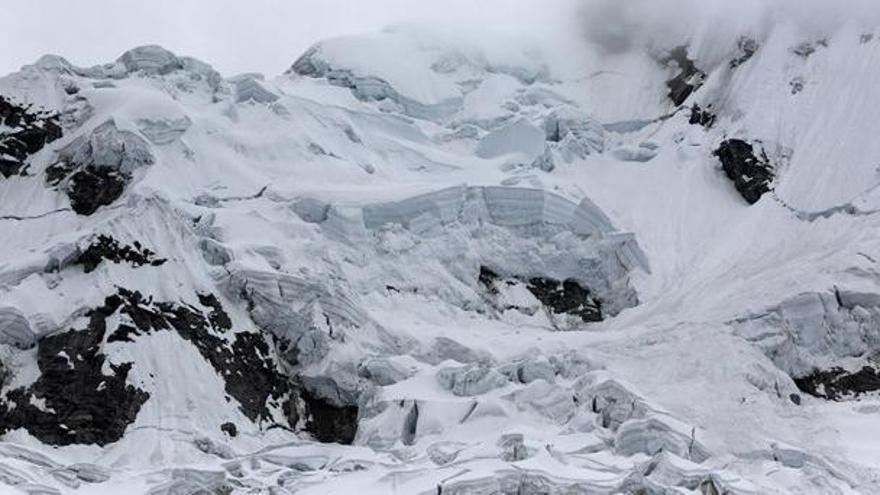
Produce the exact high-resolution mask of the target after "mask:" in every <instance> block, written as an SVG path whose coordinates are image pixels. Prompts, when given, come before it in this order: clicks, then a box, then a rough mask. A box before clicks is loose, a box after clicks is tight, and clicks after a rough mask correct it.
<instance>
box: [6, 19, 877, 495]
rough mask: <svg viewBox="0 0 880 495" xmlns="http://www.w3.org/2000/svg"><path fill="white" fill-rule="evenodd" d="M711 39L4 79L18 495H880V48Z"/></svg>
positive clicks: (11, 440) (344, 54)
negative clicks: (237, 70)
mask: <svg viewBox="0 0 880 495" xmlns="http://www.w3.org/2000/svg"><path fill="white" fill-rule="evenodd" d="M693 29H694V30H693V32H690V33H689V34H688V35H686V36H684V37H682V36H681V35H680V33H674V35H671V36H669V37H667V38H662V39H658V40H652V44H651V46H650V47H649V48H646V47H645V46H643V45H642V44H639V43H631V44H626V45H625V46H623V47H622V48H621V49H615V50H609V46H608V45H607V43H605V44H603V43H604V42H607V41H608V39H607V38H603V40H600V41H602V42H603V43H598V44H597V43H592V44H591V43H589V42H588V41H584V40H579V41H577V42H574V41H572V42H571V43H579V44H576V45H570V49H571V50H572V51H573V52H576V53H579V54H582V55H583V56H582V57H577V60H571V59H569V60H567V61H566V63H564V64H563V63H561V62H560V61H559V58H560V57H559V54H558V53H546V52H543V53H542V51H541V50H540V49H538V47H536V46H527V44H525V43H523V42H522V41H521V40H510V39H504V40H500V41H499V40H486V39H480V38H472V37H462V36H459V35H458V34H454V35H450V34H444V33H443V32H442V31H439V30H435V29H426V28H423V27H422V28H420V27H397V28H393V29H389V30H387V31H384V32H381V33H377V34H374V35H370V36H359V37H348V38H338V39H333V40H327V41H323V42H319V43H318V44H316V45H315V46H314V47H313V48H312V49H310V50H309V51H308V52H307V53H305V54H303V55H302V56H301V57H300V58H299V59H297V60H296V61H294V62H293V63H292V66H291V68H290V69H289V70H287V71H286V72H285V73H284V74H282V75H280V76H277V77H274V78H265V77H263V76H261V75H256V74H244V75H239V76H235V77H231V78H224V77H222V76H221V75H219V74H217V72H216V71H214V70H213V69H212V68H211V67H210V66H208V65H207V64H205V63H203V62H200V61H197V60H194V59H191V58H187V57H179V56H177V55H175V54H172V53H170V52H168V51H166V50H164V49H162V48H160V47H154V46H150V47H140V48H136V49H133V50H131V51H128V52H126V53H125V54H123V55H122V56H121V57H120V58H119V59H118V60H117V61H115V62H112V63H109V64H105V65H102V66H98V67H93V68H79V67H76V66H74V65H72V64H70V63H69V62H67V61H66V60H64V59H62V58H60V57H55V56H46V57H43V58H41V59H40V60H39V61H37V62H36V63H35V64H34V65H30V66H26V67H23V68H22V70H21V71H20V72H17V73H14V74H10V75H8V76H6V77H4V78H2V79H0V95H2V97H3V98H4V102H8V105H7V106H6V107H2V108H0V109H4V110H3V111H4V112H6V113H5V114H0V115H2V120H3V127H0V145H2V146H4V147H5V148H3V149H8V150H9V151H8V152H7V151H4V153H6V155H4V156H3V157H0V158H3V159H4V160H8V163H9V165H8V166H5V167H7V168H0V170H7V169H8V170H9V171H11V173H9V174H7V173H6V172H4V173H3V176H2V177H0V224H2V228H3V232H4V233H5V235H4V242H3V243H2V245H0V364H2V366H0V383H2V395H0V430H2V431H3V437H2V442H0V492H3V491H4V490H6V491H8V492H10V493H17V492H23V493H96V494H111V493H150V494H171V493H204V492H209V493H316V494H317V493H321V494H326V493H340V494H343V493H351V492H352V491H354V490H358V491H360V492H362V493H401V494H403V493H406V494H409V493H417V494H420V493H425V494H427V493H443V494H448V493H456V494H471V493H480V494H483V493H485V494H489V493H504V494H507V493H511V494H512V493H560V494H561V493H702V494H717V493H754V494H758V493H761V494H763V493H805V494H807V493H839V494H855V493H866V494H867V493H876V492H877V491H880V469H878V466H880V448H878V444H877V442H875V441H873V438H875V437H876V436H877V435H878V434H880V422H878V421H877V420H878V418H880V416H878V415H880V399H878V396H877V394H876V390H877V389H878V388H880V387H873V389H872V387H871V386H870V385H871V383H872V382H871V376H872V373H876V370H877V366H878V365H877V363H876V352H877V349H878V347H877V346H878V343H880V331H878V328H880V287H878V281H880V279H878V271H877V266H876V264H877V261H876V260H877V259H878V256H880V245H878V236H877V235H876V234H875V232H878V231H880V229H878V228H877V227H880V225H878V221H880V217H878V216H877V215H875V213H876V211H878V210H877V208H878V205H876V204H875V203H876V201H877V195H876V193H875V190H876V187H875V186H876V184H875V182H876V181H877V169H876V167H877V165H876V163H874V162H873V161H874V160H875V157H876V156H877V155H878V152H880V150H878V149H876V148H877V144H876V140H875V139H873V136H872V130H873V129H874V128H876V125H875V124H876V123H875V122H874V120H875V119H876V118H875V117H874V114H873V113H872V112H870V110H869V109H870V108H871V107H872V106H876V105H873V104H874V103H876V102H875V101H874V100H875V99H876V98H877V97H878V96H877V95H878V92H877V91H874V90H873V87H872V85H873V82H874V80H875V79H876V77H875V76H877V74H876V72H877V70H878V69H877V66H878V64H876V63H874V62H875V60H876V58H877V57H878V56H880V41H877V40H875V39H874V38H873V37H872V36H870V35H872V33H871V32H870V31H866V30H864V29H861V28H857V27H856V25H855V24H849V25H842V26H838V27H836V28H835V29H833V30H830V31H829V32H826V33H823V35H822V36H821V37H816V36H815V33H814V32H813V31H812V30H810V31H806V30H803V29H801V27H800V25H799V24H797V23H782V22H780V23H775V24H772V25H770V26H768V27H767V28H766V29H763V30H761V31H760V32H758V33H755V32H753V31H749V30H746V29H745V28H743V30H742V31H738V30H736V29H732V28H731V32H730V33H727V32H724V33H720V34H719V33H715V34H716V36H715V37H711V36H709V34H708V33H707V31H706V27H705V26H700V25H697V26H696V27H694V28H693ZM593 41H595V40H593ZM679 46H684V47H685V48H683V49H681V50H676V48H678V47H679ZM676 53H679V54H682V56H676V55H675V54H676ZM676 91H678V94H679V96H681V95H683V96H684V98H682V99H681V100H682V101H673V100H675V99H678V98H675V97H670V93H671V92H672V93H675V92H676ZM28 105H32V106H31V107H29V106H28ZM38 110H39V111H42V113H38ZM702 111H705V112H706V114H705V116H706V118H695V117H694V116H695V115H696V116H697V117H699V116H700V112H702ZM13 114H14V115H16V116H18V117H15V118H10V117H9V116H10V115H13ZM21 115H28V117H27V118H25V117H21ZM53 125H57V126H58V127H59V128H60V129H61V131H62V132H61V135H60V136H56V135H54V134H53V133H52V132H48V130H51V129H53V127H52V126H53ZM35 129H36V130H35ZM25 131H27V132H26V133H25ZM22 136H24V138H26V139H27V141H28V143H27V144H28V146H27V147H26V149H25V148H23V147H22V146H24V145H23V144H21V143H24V141H22V139H23V138H22ZM730 140H742V142H743V143H748V144H749V145H750V146H751V148H749V149H750V150H751V152H753V155H752V156H750V157H747V158H748V159H751V160H752V161H748V159H747V160H742V159H731V160H732V161H731V162H730V163H722V161H721V160H720V159H719V156H720V155H717V153H716V152H717V151H718V150H719V149H724V146H725V144H724V143H729V142H730ZM21 149H25V152H22V153H19V151H18V150H21ZM743 149H745V148H743ZM3 163H6V162H3ZM755 167H757V168H761V167H765V168H766V169H767V170H769V171H770V172H769V173H771V174H772V176H771V180H770V181H769V183H768V184H767V185H766V186H767V187H766V192H763V193H762V194H761V195H760V199H758V200H757V201H755V202H754V204H750V202H748V201H746V199H745V198H744V197H743V195H741V194H740V192H741V189H739V188H740V186H741V185H742V183H743V181H745V182H746V183H748V182H749V181H751V180H754V179H753V177H751V176H749V175H748V174H750V173H753V172H754V171H755V169H756V168H755ZM731 170H735V171H736V173H732V172H731ZM762 170H763V168H762ZM737 180H738V181H739V182H735V181H737ZM837 367H840V368H841V371H840V373H842V374H844V375H843V376H849V377H856V378H853V379H851V380H850V382H846V381H844V382H840V381H835V380H837V378H835V376H837V375H834V370H835V369H836V368H837ZM863 367H864V370H868V371H864V373H865V374H863V375H858V374H856V373H857V372H858V371H859V370H860V369H863ZM816 370H819V371H820V372H825V373H831V374H832V375H833V376H832V377H831V378H827V377H826V378H822V377H823V376H825V375H821V374H820V375H814V374H813V373H814V371H816ZM844 370H846V371H844ZM817 377H818V378H817ZM866 377H867V378H866ZM859 379H861V380H862V381H859ZM811 380H813V381H811ZM853 381H854V382H855V385H853V383H851V382H853ZM860 387H861V388H860ZM856 392H858V394H856ZM856 395H857V396H856ZM830 399H834V400H830ZM4 493H5V492H4Z"/></svg>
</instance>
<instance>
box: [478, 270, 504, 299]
mask: <svg viewBox="0 0 880 495" xmlns="http://www.w3.org/2000/svg"><path fill="white" fill-rule="evenodd" d="M500 278H501V277H499V276H498V274H497V273H495V272H493V271H492V270H491V269H489V268H488V267H485V266H481V267H480V275H479V278H478V279H479V281H480V283H481V284H483V285H484V286H485V287H486V288H487V289H488V290H489V292H490V293H492V294H497V293H498V289H496V288H495V281H496V280H499V279H500Z"/></svg>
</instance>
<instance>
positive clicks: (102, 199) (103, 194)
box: [46, 161, 130, 215]
mask: <svg viewBox="0 0 880 495" xmlns="http://www.w3.org/2000/svg"><path fill="white" fill-rule="evenodd" d="M65 180H67V181H68V183H67V187H66V192H67V196H68V197H69V198H70V207H71V208H73V211H75V212H76V213H78V214H80V215H91V214H92V213H94V212H96V211H98V208H100V207H101V206H108V205H110V204H112V203H113V202H114V201H116V200H117V199H119V197H120V196H122V192H123V191H125V186H126V184H128V181H129V180H130V177H128V176H127V175H126V174H123V173H122V172H120V171H118V170H116V169H114V168H111V167H98V166H94V165H86V166H84V167H79V166H77V164H75V163H68V162H64V161H61V162H58V163H55V164H53V165H50V166H49V167H47V168H46V182H47V183H48V184H49V185H52V186H57V185H59V184H60V183H61V182H63V181H65Z"/></svg>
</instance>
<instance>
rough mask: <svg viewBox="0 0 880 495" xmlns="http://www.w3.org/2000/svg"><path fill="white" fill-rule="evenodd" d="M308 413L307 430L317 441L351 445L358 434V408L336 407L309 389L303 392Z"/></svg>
mask: <svg viewBox="0 0 880 495" xmlns="http://www.w3.org/2000/svg"><path fill="white" fill-rule="evenodd" d="M302 399H303V401H304V402H305V407H306V410H307V411H308V412H307V416H306V430H307V431H308V432H310V433H311V434H312V435H313V436H314V437H315V440H317V441H319V442H324V443H341V444H346V445H350V444H351V443H352V442H354V437H355V435H356V434H357V424H358V423H357V420H358V407H357V406H348V405H336V404H332V403H331V402H330V401H328V400H326V399H323V398H320V397H318V396H316V395H314V394H312V393H311V392H309V390H308V389H306V388H304V389H303V390H302Z"/></svg>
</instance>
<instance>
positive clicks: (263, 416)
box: [107, 289, 294, 422]
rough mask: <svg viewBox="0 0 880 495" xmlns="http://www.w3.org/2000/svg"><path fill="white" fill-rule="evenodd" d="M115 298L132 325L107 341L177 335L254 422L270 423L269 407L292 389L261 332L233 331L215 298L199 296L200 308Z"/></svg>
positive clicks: (128, 295) (137, 296)
mask: <svg viewBox="0 0 880 495" xmlns="http://www.w3.org/2000/svg"><path fill="white" fill-rule="evenodd" d="M115 297H118V298H119V299H120V307H119V311H120V313H122V314H125V315H127V316H128V317H129V318H131V320H132V321H133V322H134V326H130V325H120V326H119V327H118V328H117V329H116V330H115V331H114V332H113V333H112V334H111V335H110V337H109V338H108V339H107V341H108V342H124V341H129V342H131V341H133V340H134V339H135V338H136V337H137V336H139V335H145V334H149V333H151V332H155V331H160V330H173V331H176V332H177V333H178V334H179V335H180V336H181V337H183V338H184V339H185V340H187V341H188V342H190V343H191V344H193V345H194V346H195V347H196V349H198V351H199V353H200V354H201V355H202V357H203V358H205V360H206V361H208V362H209V363H210V364H211V366H213V367H214V369H215V370H216V371H217V373H218V374H219V375H220V376H221V377H222V378H223V380H224V381H225V384H226V386H225V389H226V393H228V394H229V395H230V396H232V397H234V398H235V399H236V400H237V401H238V402H239V404H240V406H241V410H242V412H243V413H244V414H245V416H247V417H248V418H249V419H251V420H252V421H254V422H257V421H261V420H266V421H271V420H272V415H271V413H270V411H269V408H268V404H267V403H268V402H272V403H274V404H276V405H279V406H280V405H281V401H283V400H287V399H288V398H289V396H290V394H291V392H293V391H294V390H293V387H292V385H291V383H290V381H289V380H288V379H287V377H285V376H284V375H282V374H281V373H280V372H279V371H278V369H277V366H276V364H275V362H274V361H273V359H272V357H271V356H272V352H271V351H270V349H269V345H268V343H267V342H266V339H265V338H264V337H263V336H262V335H261V334H257V333H245V332H241V333H234V334H233V333H232V332H230V331H231V330H232V321H231V320H230V319H229V315H227V314H226V312H225V311H224V310H223V306H222V305H221V304H220V301H219V300H217V298H216V297H215V296H214V295H213V294H202V295H199V304H200V305H201V306H202V308H197V307H194V306H190V305H178V304H173V303H168V302H155V301H153V300H152V298H149V299H146V298H144V297H143V295H142V294H141V293H140V292H137V291H135V292H131V291H128V290H126V289H119V295H118V296H115ZM111 314H112V313H111ZM108 316H109V315H108ZM221 335H223V336H228V337H231V338H230V339H229V340H227V339H224V338H222V337H221Z"/></svg>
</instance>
